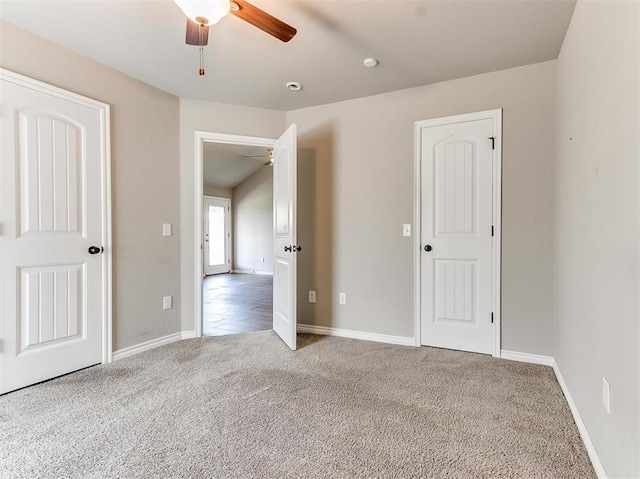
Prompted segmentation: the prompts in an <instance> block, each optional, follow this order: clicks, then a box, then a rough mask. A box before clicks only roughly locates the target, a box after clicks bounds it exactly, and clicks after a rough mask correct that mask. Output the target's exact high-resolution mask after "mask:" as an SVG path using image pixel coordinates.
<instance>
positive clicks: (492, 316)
mask: <svg viewBox="0 0 640 479" xmlns="http://www.w3.org/2000/svg"><path fill="white" fill-rule="evenodd" d="M491 324H493V313H491Z"/></svg>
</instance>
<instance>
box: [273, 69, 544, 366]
mask: <svg viewBox="0 0 640 479" xmlns="http://www.w3.org/2000/svg"><path fill="white" fill-rule="evenodd" d="M555 77H556V63H555V61H550V62H545V63H539V64H535V65H530V66H525V67H520V68H514V69H510V70H504V71H500V72H495V73H489V74H485V75H478V76H474V77H469V78H463V79H460V80H454V81H448V82H444V83H438V84H434V85H429V86H424V87H419V88H412V89H408V90H402V91H397V92H392V93H387V94H384V95H378V96H372V97H367V98H361V99H356V100H350V101H345V102H340V103H333V104H329V105H323V106H318V107H312V108H305V109H300V110H295V111H290V112H287V116H286V120H287V124H288V123H297V124H298V132H299V139H298V141H299V176H298V182H299V184H298V195H299V214H298V219H299V229H298V233H299V238H300V241H299V242H300V244H301V245H302V246H303V248H304V250H303V254H301V255H300V256H299V257H298V265H299V276H298V280H299V289H298V314H299V317H298V319H299V321H300V322H302V323H308V324H315V325H320V326H331V327H335V328H345V329H352V330H356V331H367V332H374V333H381V334H389V335H397V336H413V331H414V329H413V328H414V323H413V238H406V237H403V236H402V224H403V223H412V222H413V206H414V205H413V181H414V180H413V176H414V173H413V171H414V170H413V168H414V147H413V145H414V138H413V128H414V122H415V121H416V120H423V119H428V118H436V117H440V116H446V115H453V114H459V113H469V112H474V111H480V110H488V109H494V108H503V109H504V128H503V131H504V141H503V203H502V219H503V224H502V226H503V249H502V265H503V271H502V284H503V287H502V308H503V309H502V312H503V330H502V340H503V342H502V347H503V349H510V350H515V351H521V352H529V353H537V354H543V355H552V354H553V350H552V324H551V320H552V276H553V272H552V258H553V255H552V252H553V244H552V241H553V195H554V176H553V165H554V148H555V140H554V135H555ZM414 233H415V232H414ZM310 289H315V290H317V293H318V298H317V303H316V304H315V305H311V304H309V303H308V298H307V291H308V290H310ZM338 291H345V292H346V293H347V304H346V305H338V304H337V293H338Z"/></svg>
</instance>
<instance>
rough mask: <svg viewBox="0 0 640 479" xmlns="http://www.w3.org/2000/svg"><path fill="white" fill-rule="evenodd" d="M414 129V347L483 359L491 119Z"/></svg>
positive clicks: (489, 338)
mask: <svg viewBox="0 0 640 479" xmlns="http://www.w3.org/2000/svg"><path fill="white" fill-rule="evenodd" d="M435 123H436V124H432V125H431V126H430V125H429V124H425V125H422V126H421V127H420V129H419V135H420V161H421V165H420V166H421V208H420V210H421V216H422V217H421V229H422V231H421V238H420V239H421V244H420V247H421V252H420V255H421V257H420V260H421V281H420V283H421V298H420V299H421V301H420V304H421V311H420V321H421V328H420V332H421V344H423V345H429V346H437V347H444V348H451V349H459V350H464V351H473V352H479V353H488V354H491V353H493V352H494V323H493V314H492V313H493V309H492V305H493V268H494V261H493V231H494V225H493V217H494V211H493V205H494V201H493V171H494V168H493V165H494V154H493V152H494V149H493V148H494V145H495V141H496V137H497V136H498V135H497V133H496V132H494V120H493V119H492V118H484V119H478V120H474V121H469V120H468V119H464V120H462V119H461V120H460V121H458V122H456V121H453V122H446V121H445V122H444V124H437V122H435Z"/></svg>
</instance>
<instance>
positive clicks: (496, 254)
mask: <svg viewBox="0 0 640 479" xmlns="http://www.w3.org/2000/svg"><path fill="white" fill-rule="evenodd" d="M485 119H491V120H492V121H493V136H494V137H495V140H494V145H495V148H494V150H493V177H492V179H493V225H494V241H493V251H492V254H493V267H492V298H491V302H492V311H493V313H494V317H493V319H494V328H495V329H494V336H493V354H492V355H493V357H496V358H499V357H500V344H501V342H500V341H501V340H500V338H501V329H502V328H501V324H502V321H501V300H500V298H501V271H502V269H501V258H500V254H501V251H502V250H501V240H502V219H501V212H502V109H495V110H486V111H480V112H475V113H467V114H463V115H453V116H446V117H442V118H433V119H430V120H421V121H416V122H415V127H414V209H413V211H414V219H413V221H414V225H415V227H414V231H415V236H414V250H413V251H414V253H413V255H414V256H413V258H414V261H413V264H414V280H413V284H414V294H413V296H414V339H415V345H416V346H418V347H420V346H421V316H422V315H421V312H422V284H421V282H422V280H421V278H422V254H421V253H422V238H421V232H422V181H421V179H422V155H421V152H422V129H423V128H429V127H434V126H441V125H450V124H454V123H464V122H467V121H475V120H485Z"/></svg>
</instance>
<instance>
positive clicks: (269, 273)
mask: <svg viewBox="0 0 640 479" xmlns="http://www.w3.org/2000/svg"><path fill="white" fill-rule="evenodd" d="M231 272H232V273H235V274H257V275H264V276H273V271H255V270H252V269H251V270H249V269H232V270H231Z"/></svg>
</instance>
